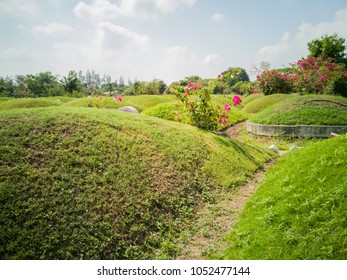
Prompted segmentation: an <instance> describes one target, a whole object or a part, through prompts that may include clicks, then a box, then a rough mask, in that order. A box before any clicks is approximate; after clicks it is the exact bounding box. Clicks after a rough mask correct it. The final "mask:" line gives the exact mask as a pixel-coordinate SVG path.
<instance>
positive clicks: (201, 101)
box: [174, 75, 242, 130]
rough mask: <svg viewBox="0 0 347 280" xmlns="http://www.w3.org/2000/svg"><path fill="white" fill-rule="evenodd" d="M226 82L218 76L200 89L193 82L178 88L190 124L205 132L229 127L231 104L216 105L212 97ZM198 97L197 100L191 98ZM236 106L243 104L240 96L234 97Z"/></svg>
mask: <svg viewBox="0 0 347 280" xmlns="http://www.w3.org/2000/svg"><path fill="white" fill-rule="evenodd" d="M222 82H224V76H223V75H218V79H215V80H210V81H209V82H208V85H207V86H204V87H202V88H198V87H197V85H196V84H195V83H193V82H190V83H188V84H187V85H186V86H179V85H178V86H176V87H175V89H174V90H175V94H176V96H177V97H178V98H179V99H180V101H181V104H182V106H183V111H184V112H185V113H186V114H187V115H188V119H189V120H190V124H191V125H193V126H196V127H199V128H201V129H205V130H214V129H217V128H222V127H224V126H226V125H227V123H228V119H229V111H230V110H231V108H230V106H229V104H227V103H226V104H224V105H223V106H220V105H217V106H216V105H215V104H214V103H213V102H212V98H211V95H212V94H213V92H214V89H215V88H216V86H218V85H220V84H221V83H222ZM192 95H193V96H194V95H196V96H197V97H196V98H191V96H192ZM233 102H234V104H233V105H234V106H236V105H237V104H239V103H241V102H242V100H241V98H240V97H239V96H234V97H233Z"/></svg>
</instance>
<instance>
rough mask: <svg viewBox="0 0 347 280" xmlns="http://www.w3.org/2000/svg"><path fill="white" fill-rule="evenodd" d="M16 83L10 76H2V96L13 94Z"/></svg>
mask: <svg viewBox="0 0 347 280" xmlns="http://www.w3.org/2000/svg"><path fill="white" fill-rule="evenodd" d="M14 89H15V85H14V82H13V80H12V79H11V78H10V77H6V78H3V77H0V96H1V97H2V96H13V93H14Z"/></svg>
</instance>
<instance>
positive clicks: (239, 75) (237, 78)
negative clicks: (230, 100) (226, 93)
mask: <svg viewBox="0 0 347 280" xmlns="http://www.w3.org/2000/svg"><path fill="white" fill-rule="evenodd" d="M222 75H223V76H224V79H225V80H224V82H225V83H226V84H227V86H229V87H232V86H233V85H235V84H236V83H237V82H249V77H248V74H247V72H246V70H245V69H243V68H241V67H229V68H228V69H227V70H226V71H224V72H222Z"/></svg>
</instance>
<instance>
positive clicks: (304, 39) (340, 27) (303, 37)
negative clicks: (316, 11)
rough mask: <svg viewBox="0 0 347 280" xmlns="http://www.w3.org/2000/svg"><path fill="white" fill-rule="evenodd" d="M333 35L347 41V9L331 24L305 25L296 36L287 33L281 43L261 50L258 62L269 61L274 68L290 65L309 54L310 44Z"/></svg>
mask: <svg viewBox="0 0 347 280" xmlns="http://www.w3.org/2000/svg"><path fill="white" fill-rule="evenodd" d="M333 33H337V34H338V35H339V36H341V37H343V38H345V39H347V8H346V9H342V10H339V11H337V12H336V14H335V18H334V20H333V21H331V22H321V23H318V24H315V25H314V24H312V23H304V24H302V25H301V26H300V27H299V29H298V31H297V32H296V33H295V34H294V36H291V35H290V34H289V33H288V32H285V33H284V35H283V36H282V39H281V41H280V42H279V43H277V44H274V45H268V46H265V47H263V48H261V49H260V50H259V52H258V59H257V60H258V61H262V60H265V61H269V62H270V63H271V64H272V65H274V67H281V66H283V65H288V63H291V62H295V61H296V60H297V59H299V58H301V57H303V56H305V55H306V54H307V52H308V50H307V43H308V42H310V41H311V40H313V39H315V38H319V37H321V36H323V35H332V34H333Z"/></svg>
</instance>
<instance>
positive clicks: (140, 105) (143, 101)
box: [63, 95, 176, 112]
mask: <svg viewBox="0 0 347 280" xmlns="http://www.w3.org/2000/svg"><path fill="white" fill-rule="evenodd" d="M93 98H95V97H93ZM102 98H103V101H102V106H101V107H102V108H115V109H117V108H119V107H122V106H132V107H134V108H136V109H137V110H139V111H140V112H141V111H143V110H145V109H147V108H150V107H152V106H155V105H157V104H159V103H166V102H170V101H174V100H176V97H175V96H173V95H137V96H124V97H122V98H123V102H118V101H116V100H114V98H113V97H102ZM89 102H90V100H89V99H88V98H86V97H84V98H78V99H75V100H73V101H70V102H67V103H65V104H64V105H63V106H65V107H88V103H89Z"/></svg>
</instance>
